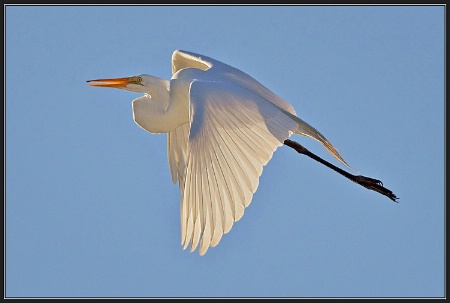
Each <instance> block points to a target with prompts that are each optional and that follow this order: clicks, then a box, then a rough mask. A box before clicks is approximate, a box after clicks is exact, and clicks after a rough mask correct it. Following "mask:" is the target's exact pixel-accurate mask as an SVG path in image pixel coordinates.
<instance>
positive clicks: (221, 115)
mask: <svg viewBox="0 0 450 303" xmlns="http://www.w3.org/2000/svg"><path fill="white" fill-rule="evenodd" d="M190 107H191V109H190V112H191V125H190V126H191V128H190V132H189V137H188V140H187V141H188V142H187V152H186V155H187V157H186V171H185V183H184V188H182V197H181V208H182V211H181V222H182V223H181V226H182V228H181V229H182V244H183V246H184V248H186V247H187V246H188V245H189V244H190V246H191V251H193V250H195V249H196V248H197V247H198V246H199V244H200V249H199V253H200V254H201V255H203V254H204V253H205V252H206V251H207V250H208V248H209V247H210V246H215V245H217V244H218V243H219V241H220V239H221V238H222V235H223V234H225V233H227V232H229V231H230V229H231V227H232V225H233V222H235V221H238V220H239V219H240V218H241V217H242V216H243V214H244V210H245V207H247V206H248V205H249V204H250V202H251V199H252V196H253V193H254V192H255V191H256V189H257V187H258V182H259V177H260V175H261V173H262V169H263V166H264V165H265V164H267V162H268V161H269V160H270V158H271V157H272V155H273V152H274V151H275V150H276V148H277V147H278V146H280V145H282V144H283V142H284V140H285V139H287V138H288V137H289V136H290V135H291V134H292V132H294V131H295V130H296V129H297V123H296V122H295V121H294V120H292V119H291V118H290V117H288V116H287V115H286V114H285V112H284V111H283V110H281V109H280V108H279V107H277V106H276V105H274V104H273V103H271V102H268V101H266V100H264V99H262V98H261V97H259V96H258V95H256V94H254V93H252V92H249V91H248V90H246V89H244V88H242V87H240V86H238V85H236V84H233V83H227V82H203V81H195V82H193V83H192V84H191V87H190ZM172 145H173V143H172ZM178 153H179V152H178ZM171 171H177V170H175V169H171Z"/></svg>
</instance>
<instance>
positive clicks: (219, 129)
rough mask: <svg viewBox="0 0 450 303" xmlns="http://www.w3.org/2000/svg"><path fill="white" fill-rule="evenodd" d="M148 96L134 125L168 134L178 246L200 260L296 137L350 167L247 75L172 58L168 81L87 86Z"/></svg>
mask: <svg viewBox="0 0 450 303" xmlns="http://www.w3.org/2000/svg"><path fill="white" fill-rule="evenodd" d="M88 82H93V83H92V84H90V85H92V86H101V87H115V88H121V89H125V90H130V91H134V92H142V93H144V96H142V97H139V98H137V99H135V100H134V101H133V117H134V121H135V122H136V123H137V124H138V125H139V126H140V127H142V128H143V129H145V130H147V131H149V132H151V133H167V134H168V140H167V142H168V158H169V166H170V171H171V174H172V180H173V182H174V183H175V182H178V183H179V187H180V189H181V204H180V208H181V243H182V245H183V246H184V248H186V247H187V246H188V245H189V244H190V245H191V251H193V250H195V248H196V247H197V246H198V244H199V243H200V250H199V252H200V255H203V254H204V253H205V252H206V251H207V249H208V248H209V247H210V246H216V245H217V244H218V243H219V241H220V239H221V237H222V235H223V234H225V233H227V232H229V231H230V229H231V227H232V225H233V223H234V222H235V221H237V220H239V219H240V218H241V217H242V215H243V213H244V209H245V207H247V206H248V205H249V204H250V202H251V199H252V196H253V193H254V192H255V191H256V189H257V187H258V179H259V176H260V175H261V173H262V169H263V166H264V165H266V164H267V162H268V161H269V160H270V158H271V157H272V154H273V152H274V151H275V150H276V148H277V147H278V146H281V145H282V144H283V142H285V140H286V139H288V138H289V137H290V136H291V134H293V133H296V134H300V135H304V136H308V137H311V138H313V139H316V140H318V141H319V142H320V143H322V144H323V145H324V146H325V148H326V149H327V150H328V151H329V152H330V153H331V154H332V155H333V156H334V157H335V158H336V159H338V160H339V161H340V162H342V163H343V164H345V165H346V166H348V165H347V163H346V162H345V161H344V159H343V158H342V157H341V156H340V155H339V153H338V152H337V151H336V149H335V148H334V147H333V145H331V143H329V141H328V140H327V139H326V138H325V137H324V136H323V135H322V134H320V132H318V131H317V130H316V129H315V128H313V127H312V126H310V125H309V124H307V123H306V122H305V121H303V120H301V119H300V118H298V117H297V116H296V113H295V110H294V109H293V107H292V106H291V105H290V104H288V103H287V102H286V101H284V100H283V99H281V98H280V97H278V96H277V95H275V94H274V93H272V92H271V91H270V90H269V89H267V88H266V87H265V86H263V85H262V84H260V83H259V82H258V81H256V80H255V79H253V78H252V77H251V76H249V75H247V74H246V73H244V72H242V71H240V70H238V69H236V68H234V67H231V66H229V65H227V64H224V63H222V62H219V61H217V60H214V59H212V58H209V57H206V56H202V55H199V54H195V53H191V52H186V51H179V50H177V51H175V52H174V53H173V55H172V78H171V79H170V81H167V80H164V79H160V78H157V77H154V76H149V75H139V76H134V77H128V78H116V79H99V80H90V81H88Z"/></svg>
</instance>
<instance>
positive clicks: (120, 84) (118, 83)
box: [86, 77, 135, 88]
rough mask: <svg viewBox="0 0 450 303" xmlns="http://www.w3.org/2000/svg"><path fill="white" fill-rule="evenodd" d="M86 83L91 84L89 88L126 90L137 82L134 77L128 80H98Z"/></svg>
mask: <svg viewBox="0 0 450 303" xmlns="http://www.w3.org/2000/svg"><path fill="white" fill-rule="evenodd" d="M86 82H91V83H89V84H88V85H89V86H99V87H115V88H124V87H126V86H127V85H128V84H132V83H135V80H134V77H128V78H113V79H96V80H88V81H86Z"/></svg>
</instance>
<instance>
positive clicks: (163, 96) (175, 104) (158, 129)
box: [133, 76, 189, 133]
mask: <svg viewBox="0 0 450 303" xmlns="http://www.w3.org/2000/svg"><path fill="white" fill-rule="evenodd" d="M142 84H143V85H142V86H141V87H140V88H139V91H140V92H143V93H145V95H144V96H142V97H140V98H137V99H135V100H134V101H133V118H134V121H135V122H136V124H137V125H139V126H140V127H142V128H143V129H145V130H147V131H148V132H151V133H167V132H170V131H172V130H174V129H175V128H176V127H178V126H180V125H182V124H184V123H187V122H189V101H188V99H187V98H186V97H187V96H182V97H184V98H180V96H178V95H177V94H174V93H173V91H174V89H173V88H174V87H172V85H173V83H171V84H170V85H171V88H170V90H171V91H172V92H170V91H169V81H167V80H164V79H160V78H157V77H153V76H145V78H144V76H143V82H142ZM134 89H135V88H134V87H133V90H134Z"/></svg>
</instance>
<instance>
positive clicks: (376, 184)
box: [284, 139, 398, 202]
mask: <svg viewBox="0 0 450 303" xmlns="http://www.w3.org/2000/svg"><path fill="white" fill-rule="evenodd" d="M284 144H285V145H287V146H289V147H291V148H293V149H295V150H296V151H297V152H298V153H300V154H304V155H306V156H308V157H310V158H312V159H314V160H316V161H318V162H320V163H322V164H323V165H325V166H327V167H329V168H331V169H332V170H334V171H335V172H338V173H339V174H341V175H343V176H344V177H346V178H347V179H350V180H351V181H353V182H355V183H357V184H359V185H362V186H364V187H365V188H367V189H370V190H374V191H376V192H379V193H380V194H382V195H385V196H386V197H388V198H389V199H391V200H392V201H394V202H397V200H398V198H397V196H396V195H395V194H394V193H393V192H392V191H390V190H389V189H387V188H385V187H383V183H382V182H381V181H380V180H377V179H372V178H369V177H365V176H361V175H358V176H355V175H352V174H349V173H348V172H346V171H344V170H342V169H340V168H339V167H336V166H334V165H333V164H331V163H330V162H328V161H325V160H324V159H322V158H320V157H319V156H316V155H315V154H313V153H312V152H310V151H309V150H307V149H306V148H305V147H304V146H302V145H300V144H299V143H297V142H295V141H292V140H289V139H288V140H286V141H284Z"/></svg>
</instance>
